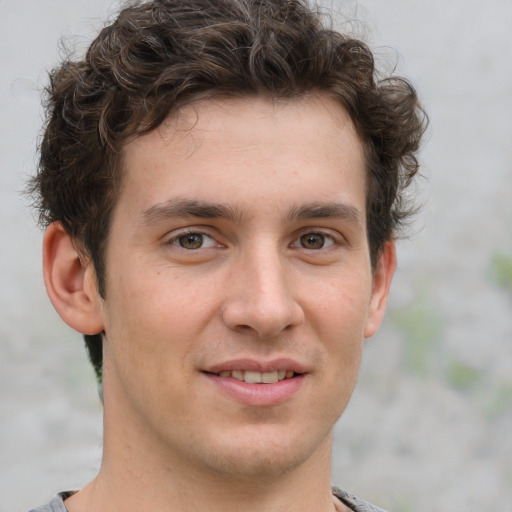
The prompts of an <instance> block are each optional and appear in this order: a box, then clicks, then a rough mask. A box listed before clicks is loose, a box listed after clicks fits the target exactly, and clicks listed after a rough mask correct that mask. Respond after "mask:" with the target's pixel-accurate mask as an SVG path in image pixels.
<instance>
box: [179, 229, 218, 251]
mask: <svg viewBox="0 0 512 512" xmlns="http://www.w3.org/2000/svg"><path fill="white" fill-rule="evenodd" d="M170 243H171V245H177V246H179V247H182V248H183V249H188V250H190V251H193V250H197V249H205V248H207V247H214V246H215V245H217V243H216V241H215V240H214V239H213V238H212V237H211V236H209V235H206V234H205V233H184V234H181V235H178V236H176V237H175V238H173V239H172V240H171V241H170Z"/></svg>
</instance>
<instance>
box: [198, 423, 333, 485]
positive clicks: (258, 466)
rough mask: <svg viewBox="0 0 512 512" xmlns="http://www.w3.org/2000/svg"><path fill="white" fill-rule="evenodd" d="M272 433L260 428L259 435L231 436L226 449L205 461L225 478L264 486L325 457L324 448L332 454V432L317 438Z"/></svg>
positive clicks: (246, 433) (244, 433)
mask: <svg viewBox="0 0 512 512" xmlns="http://www.w3.org/2000/svg"><path fill="white" fill-rule="evenodd" d="M269 430H270V431H269ZM271 430H272V429H267V428H265V427H263V426H261V425H260V426H259V427H257V431H256V432H243V433H242V432H241V433H239V434H238V435H237V436H231V438H230V439H228V440H227V443H226V444H225V445H224V448H222V449H219V450H216V451H217V453H216V454H214V453H210V457H208V459H209V461H204V462H206V463H207V464H208V465H209V469H210V471H212V472H215V473H217V474H219V475H221V476H222V477H223V478H230V479H232V480H240V481H251V482H253V483H254V482H255V481H259V482H263V483H264V482H267V481H275V480H276V478H279V477H283V476H285V475H286V474H287V473H289V472H291V471H293V470H295V469H297V468H298V467H300V466H301V465H303V464H307V462H308V461H309V460H311V459H313V458H315V457H317V456H318V455H319V454H322V455H323V454H324V450H323V449H322V445H326V446H327V451H326V452H325V454H330V445H329V443H328V441H329V439H330V438H331V434H330V430H329V431H328V432H327V433H326V434H325V435H323V436H318V437H317V438H316V439H315V438H309V439H308V438H307V437H305V436H304V433H303V432H302V433H301V434H302V435H295V436H294V435H293V432H290V430H288V432H287V433H283V432H279V431H278V432H272V431H271ZM278 430H279V429H278ZM251 434H252V435H251ZM223 444H224V443H223ZM327 456H330V455H327Z"/></svg>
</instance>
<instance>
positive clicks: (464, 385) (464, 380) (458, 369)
mask: <svg viewBox="0 0 512 512" xmlns="http://www.w3.org/2000/svg"><path fill="white" fill-rule="evenodd" d="M481 376H482V375H481V371H480V370H478V369H476V368H472V367H471V366H468V365H466V364H464V363H462V362H460V361H452V362H451V363H450V365H449V367H448V373H447V377H448V382H449V384H450V385H451V386H452V387H453V388H455V389H459V390H460V391H469V390H471V389H472V388H473V387H474V386H475V384H477V383H478V381H479V380H480V379H481Z"/></svg>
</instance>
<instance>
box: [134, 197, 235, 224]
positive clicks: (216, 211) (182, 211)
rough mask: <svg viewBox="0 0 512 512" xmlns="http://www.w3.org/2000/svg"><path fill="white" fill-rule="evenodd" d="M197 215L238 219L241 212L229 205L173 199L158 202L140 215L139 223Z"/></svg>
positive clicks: (199, 216)
mask: <svg viewBox="0 0 512 512" xmlns="http://www.w3.org/2000/svg"><path fill="white" fill-rule="evenodd" d="M183 217H197V218H200V219H219V218H221V219H226V220H229V221H240V220H241V219H242V212H241V211H240V210H238V209H236V208H233V207H232V206H230V205H227V204H222V203H209V202H205V201H197V200H192V199H173V200H170V201H165V202H163V203H158V204H155V205H153V206H151V207H150V208H147V209H146V210H143V212H142V215H141V224H153V223H155V222H159V221H163V220H165V219H169V218H183Z"/></svg>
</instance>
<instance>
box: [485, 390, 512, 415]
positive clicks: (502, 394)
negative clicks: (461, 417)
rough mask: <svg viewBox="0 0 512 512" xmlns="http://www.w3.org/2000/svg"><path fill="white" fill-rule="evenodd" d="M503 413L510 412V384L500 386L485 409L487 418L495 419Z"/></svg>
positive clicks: (511, 393)
mask: <svg viewBox="0 0 512 512" xmlns="http://www.w3.org/2000/svg"><path fill="white" fill-rule="evenodd" d="M505 412H512V384H502V385H500V386H499V387H498V388H497V389H496V391H495V393H494V396H493V398H492V399H491V400H490V401H489V403H488V404H487V407H486V413H487V415H488V416H489V417H496V416H499V415H501V414H503V413H505Z"/></svg>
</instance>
